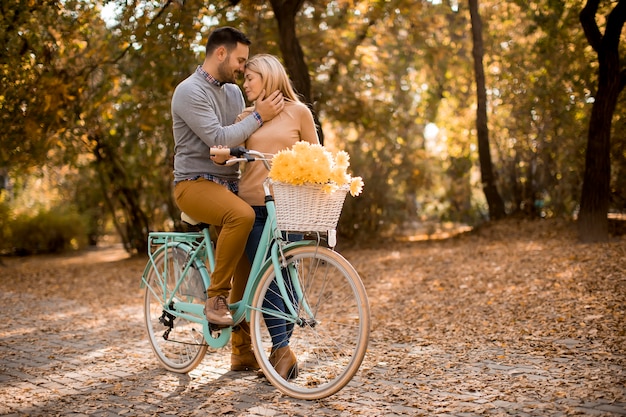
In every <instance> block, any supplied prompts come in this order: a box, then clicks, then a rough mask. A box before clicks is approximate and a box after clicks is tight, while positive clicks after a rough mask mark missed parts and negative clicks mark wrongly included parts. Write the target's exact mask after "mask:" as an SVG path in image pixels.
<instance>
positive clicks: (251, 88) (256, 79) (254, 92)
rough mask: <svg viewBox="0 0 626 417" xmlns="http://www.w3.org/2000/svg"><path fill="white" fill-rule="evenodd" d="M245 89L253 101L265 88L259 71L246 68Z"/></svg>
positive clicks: (244, 75)
mask: <svg viewBox="0 0 626 417" xmlns="http://www.w3.org/2000/svg"><path fill="white" fill-rule="evenodd" d="M243 79H244V82H243V91H244V92H245V93H246V97H247V98H248V101H250V102H253V101H255V100H256V99H257V98H259V95H260V94H261V90H263V78H261V74H259V73H258V72H254V71H251V70H249V69H247V68H246V70H245V71H244V73H243Z"/></svg>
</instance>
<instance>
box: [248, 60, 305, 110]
mask: <svg viewBox="0 0 626 417" xmlns="http://www.w3.org/2000/svg"><path fill="white" fill-rule="evenodd" d="M246 69H249V70H250V71H254V72H256V73H257V74H259V75H260V76H261V80H263V88H264V89H265V92H266V94H270V93H272V92H273V91H276V90H280V92H281V93H283V96H284V97H285V98H286V99H288V100H292V101H300V98H299V97H298V94H297V93H296V91H295V90H294V88H293V86H292V85H291V80H290V79H289V76H288V75H287V71H285V67H283V65H282V64H281V63H280V61H279V60H278V58H276V57H275V56H274V55H269V54H257V55H254V56H253V57H252V58H250V59H249V60H248V61H247V62H246Z"/></svg>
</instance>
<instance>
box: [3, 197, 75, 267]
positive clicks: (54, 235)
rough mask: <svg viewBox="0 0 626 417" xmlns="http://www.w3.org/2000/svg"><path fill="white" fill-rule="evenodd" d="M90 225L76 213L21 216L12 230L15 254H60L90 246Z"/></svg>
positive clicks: (58, 210) (66, 210)
mask: <svg viewBox="0 0 626 417" xmlns="http://www.w3.org/2000/svg"><path fill="white" fill-rule="evenodd" d="M85 225H86V221H85V219H84V218H83V217H81V215H80V214H78V213H77V212H76V211H75V210H73V209H69V208H67V207H55V208H52V209H50V210H49V211H45V210H40V211H39V212H37V213H36V214H35V215H34V216H32V217H31V216H29V215H27V214H23V215H20V216H18V217H17V218H16V219H15V221H13V222H12V224H11V225H10V226H9V228H10V229H11V239H10V241H11V244H12V247H13V250H14V252H15V253H17V254H20V255H30V254H36V253H60V252H63V251H66V250H70V249H79V248H82V247H84V246H85V245H86V243H87V232H86V226H85Z"/></svg>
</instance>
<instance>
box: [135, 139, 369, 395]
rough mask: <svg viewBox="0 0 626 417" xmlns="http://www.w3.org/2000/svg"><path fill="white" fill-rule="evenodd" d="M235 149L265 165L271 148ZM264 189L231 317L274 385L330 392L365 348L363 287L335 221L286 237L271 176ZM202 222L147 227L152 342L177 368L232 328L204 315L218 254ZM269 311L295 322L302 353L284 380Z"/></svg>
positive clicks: (296, 347)
mask: <svg viewBox="0 0 626 417" xmlns="http://www.w3.org/2000/svg"><path fill="white" fill-rule="evenodd" d="M230 152H231V154H232V155H233V156H235V158H234V159H231V160H230V161H229V163H235V162H239V161H248V162H252V161H263V163H264V164H265V166H266V167H267V168H268V169H269V162H268V161H269V157H266V156H265V155H263V154H262V153H259V152H256V151H252V150H246V149H243V148H233V149H231V150H230ZM264 190H265V194H266V196H267V198H266V207H267V210H268V220H267V222H266V224H265V227H264V230H263V234H262V237H261V241H260V243H259V247H258V250H257V253H256V257H255V259H254V261H253V263H252V269H251V271H250V276H249V278H248V282H247V286H246V288H245V292H244V295H243V299H242V300H241V301H239V302H237V303H234V304H231V305H230V309H231V312H232V315H233V320H234V322H235V325H237V324H238V323H241V322H242V321H243V320H247V321H249V322H250V332H251V337H252V345H253V349H254V354H255V356H256V359H257V361H258V363H259V366H260V367H261V371H262V372H263V374H264V375H265V377H266V378H267V379H268V380H269V381H270V383H271V384H272V385H274V386H275V387H276V388H277V389H278V390H280V391H281V392H283V393H284V394H287V395H289V396H292V397H294V398H298V399H304V400H315V399H320V398H325V397H328V396H330V395H333V394H335V393H337V392H338V391H339V390H341V389H342V388H343V387H344V386H345V385H346V384H348V383H349V382H350V380H351V379H352V377H353V376H354V375H355V374H356V372H357V371H358V369H359V367H360V366H361V363H362V361H363V358H364V357H365V353H366V350H367V345H368V341H369V333H370V311H369V303H368V299H367V294H366V292H365V288H364V286H363V283H362V281H361V279H360V277H359V274H358V273H357V271H356V270H355V269H354V267H353V266H352V265H351V264H350V263H349V262H348V261H347V260H346V259H345V258H344V257H343V256H341V255H340V254H339V253H338V252H336V251H335V250H334V249H333V248H332V247H334V242H332V241H333V240H334V233H333V232H334V230H330V231H329V232H327V233H325V232H323V231H319V230H318V231H312V230H298V232H306V235H305V239H304V240H299V241H296V242H290V241H288V240H287V239H285V238H284V236H285V234H284V233H283V232H285V231H284V230H280V229H279V227H278V226H277V219H276V206H275V202H274V200H273V198H272V196H271V193H270V189H269V184H268V183H267V182H266V184H264ZM341 204H343V200H342V202H341ZM337 217H338V215H337ZM183 220H185V215H184V214H183ZM186 221H187V222H188V223H190V224H194V223H195V222H194V221H193V220H192V219H189V218H187V219H186ZM335 223H336V220H335ZM199 226H200V230H199V231H197V232H152V233H150V234H149V237H148V247H149V260H148V263H147V265H146V268H145V270H144V273H143V276H142V280H141V282H142V286H143V287H145V297H144V315H145V325H146V328H147V331H148V337H149V340H150V344H151V347H152V350H153V351H154V353H155V355H156V357H157V359H158V361H159V362H160V363H161V364H162V365H163V366H164V367H165V368H166V369H168V370H170V371H172V372H178V373H187V372H189V371H191V370H193V369H194V368H196V367H197V366H198V365H199V364H200V363H201V361H202V360H203V359H204V357H205V355H206V354H207V349H208V348H209V347H211V348H212V349H218V348H222V347H224V346H226V345H227V344H228V342H229V340H230V335H231V331H232V328H230V327H227V328H219V327H218V326H215V325H212V324H211V323H209V322H207V320H206V318H205V316H204V313H203V308H204V301H205V300H206V297H207V295H206V288H207V287H208V286H209V282H210V280H211V272H212V271H213V269H214V267H215V257H214V246H213V242H212V241H211V235H210V229H209V227H208V225H199ZM332 228H333V229H334V227H332ZM328 242H330V246H331V247H328V245H327V244H328ZM268 296H269V297H268ZM276 297H280V298H281V299H282V301H283V303H284V305H285V306H286V308H273V307H272V305H271V304H270V303H268V302H267V301H266V300H269V299H276ZM272 317H276V318H280V319H284V320H286V322H287V323H288V324H290V325H291V327H292V328H293V329H292V332H293V333H292V334H291V336H290V339H289V340H290V343H289V346H290V348H291V350H292V351H293V352H294V353H295V354H296V356H297V359H298V375H297V377H296V378H293V379H289V380H285V379H283V378H282V377H281V376H280V375H279V374H278V373H277V372H276V371H275V369H274V368H273V366H272V365H271V364H270V361H269V355H270V350H271V346H272V340H271V338H270V332H269V331H268V329H267V324H266V320H267V319H268V318H272ZM267 321H271V320H267ZM211 352H212V353H215V352H213V350H212V351H211Z"/></svg>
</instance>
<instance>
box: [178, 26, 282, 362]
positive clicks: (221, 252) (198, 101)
mask: <svg viewBox="0 0 626 417" xmlns="http://www.w3.org/2000/svg"><path fill="white" fill-rule="evenodd" d="M250 44H251V41H250V40H249V39H248V38H247V37H246V35H244V34H243V33H242V32H240V31H238V30H237V29H234V28H231V27H222V28H218V29H216V30H214V31H213V32H212V33H211V34H210V35H209V39H208V41H207V44H206V57H205V60H204V63H203V64H202V65H201V66H199V67H198V68H197V69H196V71H195V72H194V73H193V74H191V75H190V76H189V77H188V78H187V79H185V80H184V81H182V82H181V83H180V84H179V85H178V86H177V87H176V89H175V91H174V95H173V96H172V122H173V133H174V142H175V147H174V184H175V186H174V198H175V201H176V204H177V205H178V207H179V208H180V209H181V210H182V211H184V212H185V213H187V214H188V215H189V216H191V217H192V218H194V219H196V220H198V221H201V222H203V223H207V224H212V225H215V226H217V227H218V228H219V229H220V231H219V235H218V239H217V243H216V252H215V270H214V271H213V274H212V275H211V284H210V286H209V288H207V296H208V299H207V300H206V305H205V307H204V314H205V315H206V317H207V320H208V321H209V322H211V323H214V324H216V325H219V326H232V325H233V318H232V316H231V313H230V310H229V308H228V302H227V299H228V296H229V292H230V290H231V278H232V277H233V273H234V270H235V267H236V265H237V262H238V260H239V259H240V258H241V255H242V254H243V251H244V248H245V245H246V241H247V239H248V234H249V233H250V230H251V229H252V225H253V223H254V217H255V214H254V211H253V210H252V208H251V207H250V206H249V205H248V204H246V203H245V202H244V201H243V200H241V199H240V198H239V197H238V196H237V187H238V178H239V168H238V167H237V166H220V165H217V164H214V163H213V162H211V159H210V156H209V148H210V147H214V146H220V145H221V146H224V147H233V146H237V145H239V144H241V143H243V142H245V140H246V139H247V138H248V136H250V135H251V134H252V133H253V132H254V131H255V130H257V129H258V128H259V127H260V126H261V125H262V124H263V123H264V122H267V121H269V120H271V119H272V118H273V117H274V116H276V115H277V114H278V113H279V112H280V111H281V110H282V108H283V105H284V103H283V97H282V94H280V92H273V93H272V94H270V95H269V96H268V97H265V92H264V93H263V95H262V97H261V99H259V100H257V101H256V103H255V110H254V112H253V113H252V114H251V115H250V116H249V117H246V118H245V119H243V120H241V121H240V122H238V123H235V119H236V118H237V116H238V115H239V114H240V113H241V112H242V111H243V109H244V107H245V101H244V98H243V94H242V93H241V90H240V89H239V86H237V85H236V84H235V80H236V78H237V77H238V76H239V75H241V74H243V71H244V64H245V63H246V60H247V59H248V55H249V46H250ZM241 327H244V329H239V331H241V332H242V334H237V331H233V357H232V362H231V369H233V370H246V369H249V368H251V369H258V364H257V363H256V360H255V359H254V355H253V353H252V352H251V351H250V341H249V334H248V333H247V331H249V329H248V326H247V323H245V321H244V322H243V323H242V326H241ZM239 339H241V340H239ZM235 345H237V346H242V349H243V350H244V351H241V352H239V351H237V348H236V346H235ZM246 346H247V347H246ZM235 368H237V369H235Z"/></svg>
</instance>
